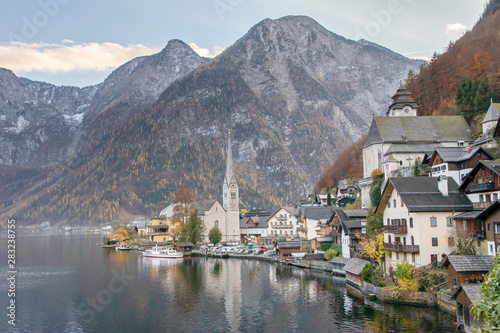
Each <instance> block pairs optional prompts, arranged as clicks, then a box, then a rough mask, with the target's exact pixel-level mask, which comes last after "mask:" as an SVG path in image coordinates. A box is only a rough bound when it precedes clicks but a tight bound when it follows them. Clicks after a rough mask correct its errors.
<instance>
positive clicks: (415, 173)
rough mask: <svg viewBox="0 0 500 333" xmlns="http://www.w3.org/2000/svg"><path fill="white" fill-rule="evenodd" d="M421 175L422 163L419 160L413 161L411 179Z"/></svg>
mask: <svg viewBox="0 0 500 333" xmlns="http://www.w3.org/2000/svg"><path fill="white" fill-rule="evenodd" d="M421 175H422V162H420V159H418V158H417V159H416V160H415V164H413V177H420V176H421Z"/></svg>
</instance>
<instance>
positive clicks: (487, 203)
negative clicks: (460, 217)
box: [472, 201, 492, 209]
mask: <svg viewBox="0 0 500 333" xmlns="http://www.w3.org/2000/svg"><path fill="white" fill-rule="evenodd" d="M491 204H492V202H491V201H483V202H473V203H472V207H473V208H481V209H484V208H488V207H489V206H490V205H491Z"/></svg>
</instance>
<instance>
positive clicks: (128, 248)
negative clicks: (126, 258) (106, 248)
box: [115, 245, 132, 251]
mask: <svg viewBox="0 0 500 333" xmlns="http://www.w3.org/2000/svg"><path fill="white" fill-rule="evenodd" d="M115 249H117V250H120V251H128V250H132V248H131V247H130V246H127V245H124V246H123V245H122V246H117V247H116V248H115Z"/></svg>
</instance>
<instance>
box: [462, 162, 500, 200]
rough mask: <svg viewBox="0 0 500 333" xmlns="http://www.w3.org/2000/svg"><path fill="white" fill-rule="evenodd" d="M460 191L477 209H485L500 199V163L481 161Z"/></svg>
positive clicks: (464, 181) (463, 183)
mask: <svg viewBox="0 0 500 333" xmlns="http://www.w3.org/2000/svg"><path fill="white" fill-rule="evenodd" d="M460 190H461V191H464V192H465V194H467V196H468V197H469V199H470V200H471V201H472V203H473V204H474V208H475V209H484V208H487V207H489V205H491V204H492V203H493V202H495V201H497V200H498V199H499V193H500V161H479V162H478V163H477V164H476V165H475V166H474V168H473V169H472V171H471V172H469V174H468V175H467V176H466V177H465V178H464V180H463V182H462V184H461V185H460Z"/></svg>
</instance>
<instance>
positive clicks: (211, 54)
mask: <svg viewBox="0 0 500 333" xmlns="http://www.w3.org/2000/svg"><path fill="white" fill-rule="evenodd" d="M189 46H191V48H192V49H193V50H194V52H196V53H198V55H200V56H202V57H209V58H214V57H216V56H218V55H219V54H221V53H222V51H224V48H223V47H221V46H214V47H212V51H210V50H209V49H207V48H205V47H200V46H198V45H196V44H195V43H189Z"/></svg>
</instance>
